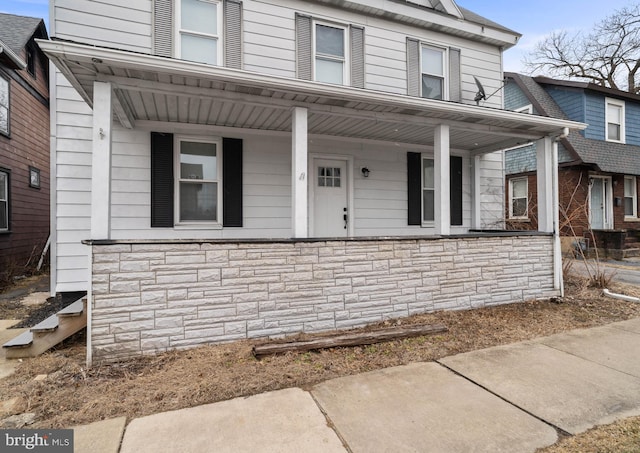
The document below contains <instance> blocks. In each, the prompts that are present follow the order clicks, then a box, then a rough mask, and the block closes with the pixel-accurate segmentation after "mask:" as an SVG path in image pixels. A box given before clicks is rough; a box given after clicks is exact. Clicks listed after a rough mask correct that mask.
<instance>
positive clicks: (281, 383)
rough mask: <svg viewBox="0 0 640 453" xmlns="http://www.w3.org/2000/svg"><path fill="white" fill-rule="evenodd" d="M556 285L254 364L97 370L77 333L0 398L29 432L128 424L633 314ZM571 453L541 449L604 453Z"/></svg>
mask: <svg viewBox="0 0 640 453" xmlns="http://www.w3.org/2000/svg"><path fill="white" fill-rule="evenodd" d="M566 287H567V296H566V297H565V299H564V300H563V301H562V302H560V303H555V302H552V301H537V302H523V303H515V304H511V305H503V306H497V307H491V308H485V309H478V310H470V311H458V312H437V313H431V314H425V315H419V316H413V317H411V318H408V319H403V320H399V321H394V322H387V323H386V325H391V324H400V323H401V324H402V325H412V324H435V323H441V324H444V325H446V326H447V327H448V328H449V331H448V332H446V333H443V334H437V335H432V336H426V337H418V338H411V339H405V340H398V341H393V342H387V343H381V344H377V345H371V346H363V347H351V348H334V349H329V350H324V351H320V352H307V353H298V354H296V353H287V354H286V355H282V356H272V357H267V358H264V359H262V360H256V359H255V358H254V357H253V356H252V355H251V347H252V345H253V344H254V342H250V341H242V342H237V343H232V344H225V345H211V346H203V347H200V348H196V349H191V350H185V351H172V352H168V353H164V354H160V355H158V356H154V357H141V358H137V359H133V360H129V361H125V362H120V363H116V364H102V365H100V364H99V365H97V366H95V367H93V368H91V369H90V370H87V369H86V367H85V352H86V351H85V347H84V337H83V335H80V336H76V338H75V339H73V340H72V341H70V342H67V343H66V344H63V345H62V346H61V347H59V348H58V349H57V350H55V351H52V352H49V353H47V354H44V355H42V356H40V357H38V358H35V359H29V360H25V361H24V362H23V363H22V364H21V365H20V366H19V367H18V369H17V371H16V373H15V374H14V375H12V376H10V377H8V378H5V379H3V380H0V401H2V400H7V399H10V398H13V397H16V396H18V397H19V404H18V405H17V406H16V407H15V409H14V413H21V412H33V413H35V414H36V416H37V419H36V420H37V421H36V424H35V425H33V426H32V427H34V428H45V427H46V428H61V427H68V426H71V425H76V424H84V423H90V422H93V421H97V420H102V419H107V418H111V417H117V416H123V415H124V416H127V418H128V419H129V420H131V419H132V418H135V417H140V416H144V415H149V414H153V413H157V412H162V411H167V410H174V409H180V408H185V407H192V406H197V405H201V404H206V403H212V402H216V401H221V400H226V399H230V398H234V397H238V396H248V395H253V394H257V393H261V392H265V391H270V390H276V389H282V388H288V387H296V386H297V387H302V388H309V387H310V386H312V385H314V384H316V383H319V382H322V381H325V380H327V379H332V378H336V377H340V376H346V375H351V374H356V373H361V372H365V371H370V370H375V369H380V368H385V367H391V366H397V365H403V364H407V363H411V362H423V361H431V360H436V359H439V358H442V357H446V356H449V355H453V354H458V353H461V352H467V351H471V350H475V349H481V348H486V347H491V346H496V345H501V344H508V343H513V342H517V341H522V340H527V339H531V338H536V337H540V336H546V335H551V334H554V333H558V332H563V331H567V330H570V329H576V328H585V327H592V326H597V325H602V324H607V323H610V322H615V321H621V320H625V319H629V318H633V317H640V304H634V303H629V302H625V301H621V300H616V299H611V298H605V297H603V296H602V295H601V293H600V291H598V290H594V289H590V288H586V285H585V283H584V281H582V280H579V279H576V278H571V279H569V280H568V281H567V283H566ZM611 289H612V291H615V292H624V293H625V294H629V295H635V296H640V288H636V287H631V286H627V287H623V286H620V285H617V286H616V285H613V286H612V288H611ZM301 338H305V336H301ZM41 374H47V375H48V377H47V379H45V380H43V381H34V380H33V379H34V377H36V376H37V375H41ZM7 415H10V414H7ZM630 423H631V425H630V427H626V428H625V427H620V428H618V429H622V430H626V431H627V432H633V433H635V434H634V435H636V436H637V432H638V430H639V429H640V428H639V427H640V420H636V421H635V422H633V421H632V422H630ZM634 423H635V424H634ZM572 439H574V438H572ZM558 448H560V447H558ZM568 448H573V447H568ZM576 448H577V449H573V450H572V449H567V450H549V452H554V453H555V452H556V451H557V452H569V451H571V452H578V451H580V452H582V451H610V450H584V449H582V447H576ZM611 451H613V450H611ZM616 451H627V450H616ZM628 451H634V450H628Z"/></svg>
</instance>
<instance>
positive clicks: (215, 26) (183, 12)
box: [176, 0, 222, 65]
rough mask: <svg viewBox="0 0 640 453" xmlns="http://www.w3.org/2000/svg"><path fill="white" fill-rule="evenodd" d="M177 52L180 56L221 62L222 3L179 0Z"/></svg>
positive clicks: (202, 60) (213, 62)
mask: <svg viewBox="0 0 640 453" xmlns="http://www.w3.org/2000/svg"><path fill="white" fill-rule="evenodd" d="M177 15H178V19H177V23H178V34H177V38H178V39H177V40H176V41H177V44H176V45H177V52H178V55H179V57H180V58H181V59H183V60H189V61H197V62H200V63H208V64H212V65H219V64H220V63H221V61H222V52H221V50H220V49H221V30H222V12H221V4H220V2H218V1H215V0H179V2H178V9H177Z"/></svg>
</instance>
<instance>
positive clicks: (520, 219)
mask: <svg viewBox="0 0 640 453" xmlns="http://www.w3.org/2000/svg"><path fill="white" fill-rule="evenodd" d="M508 220H510V221H512V222H522V223H531V219H530V218H529V217H509V219H508Z"/></svg>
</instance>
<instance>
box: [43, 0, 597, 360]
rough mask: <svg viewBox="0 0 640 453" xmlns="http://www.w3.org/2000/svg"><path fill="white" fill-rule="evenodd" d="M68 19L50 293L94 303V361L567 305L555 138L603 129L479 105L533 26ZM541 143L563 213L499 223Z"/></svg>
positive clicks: (269, 17) (183, 1)
mask: <svg viewBox="0 0 640 453" xmlns="http://www.w3.org/2000/svg"><path fill="white" fill-rule="evenodd" d="M51 11H52V14H51V34H52V36H54V39H53V40H51V41H41V42H39V44H40V46H41V48H42V49H43V50H44V51H45V53H46V54H47V55H48V56H49V58H50V59H51V60H52V61H53V63H54V64H55V66H56V71H55V74H54V77H53V83H52V90H53V104H52V131H53V132H52V148H53V149H54V150H55V153H54V157H53V158H54V163H53V166H54V168H55V169H56V180H55V187H54V190H55V194H56V196H55V197H54V206H53V208H52V209H53V215H52V221H53V224H54V232H53V235H54V240H53V243H52V247H53V254H54V260H53V261H54V263H53V269H52V290H53V291H57V292H64V291H82V290H86V291H88V297H89V307H88V309H89V313H88V316H89V325H88V343H89V345H88V346H89V347H88V348H87V349H88V354H89V358H88V359H89V361H91V360H92V358H98V359H114V358H118V357H124V356H131V355H136V354H141V353H153V352H155V351H164V350H167V349H171V348H184V347H189V346H193V345H196V344H199V343H205V342H212V341H228V340H233V339H239V338H253V337H261V336H279V335H286V334H290V333H296V332H301V331H305V332H311V331H319V330H330V329H341V328H349V327H353V326H360V325H364V324H367V323H371V322H377V321H381V320H384V319H387V318H393V317H401V316H407V315H410V314H413V313H420V312H425V311H430V310H438V309H462V308H472V307H480V306H485V305H492V304H498V303H506V302H512V301H517V300H524V299H529V298H539V297H547V296H557V295H559V294H560V293H561V290H562V281H561V266H560V261H559V259H560V254H559V245H557V243H559V241H556V239H557V238H556V235H555V234H554V231H555V230H554V225H555V223H554V214H553V213H554V211H556V210H555V209H554V208H553V206H554V196H553V191H552V190H551V188H552V187H553V184H552V182H553V181H554V176H553V175H554V174H555V168H556V167H555V166H554V165H553V156H554V150H555V148H556V145H555V140H556V139H557V138H558V137H561V136H563V135H565V134H566V133H568V131H569V130H572V129H580V128H582V127H584V125H582V124H581V123H578V122H573V121H569V120H564V119H557V118H544V117H538V116H533V115H526V114H521V113H514V112H509V111H505V110H503V108H502V107H503V99H502V94H501V92H498V93H497V94H496V95H495V96H493V97H491V98H489V99H487V100H483V102H482V103H481V105H479V106H478V105H476V102H475V101H474V98H475V97H476V93H477V87H476V84H475V82H474V76H475V77H478V79H479V80H481V81H482V83H483V84H484V86H485V88H486V89H487V91H489V90H490V91H494V90H497V89H498V88H500V87H501V85H502V82H503V73H502V52H503V50H504V49H507V48H509V47H511V46H513V45H515V44H516V42H517V41H518V38H519V36H520V35H519V34H518V33H516V32H514V31H511V30H509V29H507V28H505V27H503V26H500V25H498V24H496V23H493V22H491V21H489V20H487V19H485V18H482V17H480V16H478V15H476V14H474V13H472V12H470V11H467V10H466V9H463V8H459V7H458V6H457V5H456V4H455V2H454V1H452V0H442V1H435V0H421V1H417V0H416V1H413V2H391V1H389V2H387V1H385V2H366V1H360V0H353V1H343V2H334V1H329V0H315V1H300V0H282V1H277V2H275V1H271V0H266V1H265V0H262V1H254V0H243V1H238V0H225V1H221V0H153V1H150V0H128V1H126V2H122V1H118V2H115V1H114V2H108V3H101V4H100V5H99V7H97V6H96V4H95V3H94V2H90V1H86V0H71V1H69V0H65V1H62V0H52V2H51ZM531 141H535V142H536V143H538V145H539V148H540V149H541V150H542V151H541V153H542V156H543V159H541V161H540V164H539V165H540V174H541V177H542V178H545V181H546V180H548V181H550V183H549V185H548V186H544V185H541V186H543V187H542V189H541V191H542V193H541V195H540V197H539V198H540V200H541V201H540V202H539V205H540V206H542V207H543V208H544V209H543V212H544V213H546V214H547V215H546V217H544V219H543V221H542V222H541V223H540V231H539V232H517V233H513V232H505V231H495V230H496V229H500V230H503V210H502V204H503V199H504V175H503V159H502V153H501V152H499V150H502V149H505V148H507V147H512V146H516V145H517V144H521V143H525V142H527V143H528V142H531ZM487 229H492V230H494V231H493V232H487V231H486V230H487Z"/></svg>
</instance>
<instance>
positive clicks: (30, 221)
mask: <svg viewBox="0 0 640 453" xmlns="http://www.w3.org/2000/svg"><path fill="white" fill-rule="evenodd" d="M36 38H40V39H47V30H46V28H45V25H44V21H43V20H42V19H37V18H33V17H23V16H15V15H12V14H1V13H0V287H2V286H3V285H4V284H7V283H9V282H10V280H11V278H12V277H14V276H17V275H24V274H26V273H28V272H30V271H31V270H33V269H34V268H35V267H36V265H37V264H38V261H39V259H40V255H41V254H42V251H43V249H44V247H45V244H46V242H47V238H48V237H49V63H48V60H47V57H46V56H45V55H44V54H43V53H42V51H41V50H40V49H39V48H38V46H37V45H36V43H35V41H34V39H36Z"/></svg>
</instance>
